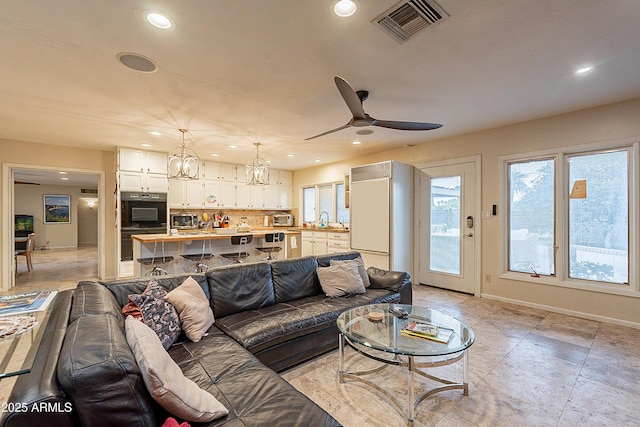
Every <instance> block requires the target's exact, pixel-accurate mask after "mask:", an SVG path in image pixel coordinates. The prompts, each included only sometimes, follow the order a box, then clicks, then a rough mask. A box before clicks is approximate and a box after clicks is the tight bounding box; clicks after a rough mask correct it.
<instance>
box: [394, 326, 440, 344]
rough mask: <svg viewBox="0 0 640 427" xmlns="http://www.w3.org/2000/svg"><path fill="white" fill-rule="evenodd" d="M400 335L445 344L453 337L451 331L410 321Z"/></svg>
mask: <svg viewBox="0 0 640 427" xmlns="http://www.w3.org/2000/svg"><path fill="white" fill-rule="evenodd" d="M400 333H401V335H404V336H410V337H416V338H424V339H428V340H431V341H436V342H439V343H443V344H447V343H448V342H449V340H450V339H451V336H452V335H453V330H452V329H448V328H443V327H440V326H438V325H432V324H430V323H422V322H415V321H411V322H409V324H408V325H407V326H406V327H404V328H403V329H402V330H401V331H400Z"/></svg>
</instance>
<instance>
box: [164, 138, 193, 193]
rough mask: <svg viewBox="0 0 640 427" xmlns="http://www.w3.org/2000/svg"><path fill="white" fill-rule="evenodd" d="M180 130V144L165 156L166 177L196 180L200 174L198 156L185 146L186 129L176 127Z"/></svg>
mask: <svg viewBox="0 0 640 427" xmlns="http://www.w3.org/2000/svg"><path fill="white" fill-rule="evenodd" d="M178 130H179V131H180V132H182V145H181V146H180V147H176V148H174V149H173V150H172V151H171V152H170V153H169V155H168V156H167V178H169V179H177V180H183V181H190V180H197V179H199V175H200V158H199V157H198V154H197V153H196V152H195V151H194V150H192V149H191V148H187V147H186V145H185V141H184V134H185V133H187V132H189V131H188V130H187V129H178Z"/></svg>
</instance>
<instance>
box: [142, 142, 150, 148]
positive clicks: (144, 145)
mask: <svg viewBox="0 0 640 427" xmlns="http://www.w3.org/2000/svg"><path fill="white" fill-rule="evenodd" d="M140 145H141V146H143V147H151V144H147V143H146V142H145V143H144V144H140Z"/></svg>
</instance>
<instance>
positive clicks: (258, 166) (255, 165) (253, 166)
mask: <svg viewBox="0 0 640 427" xmlns="http://www.w3.org/2000/svg"><path fill="white" fill-rule="evenodd" d="M253 145H255V146H256V158H255V159H253V160H252V161H251V163H249V164H247V184H248V185H269V165H268V164H267V162H266V161H265V160H264V159H261V158H260V154H259V153H258V150H259V148H260V143H259V142H254V143H253Z"/></svg>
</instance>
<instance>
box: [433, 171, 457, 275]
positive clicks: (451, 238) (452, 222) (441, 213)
mask: <svg viewBox="0 0 640 427" xmlns="http://www.w3.org/2000/svg"><path fill="white" fill-rule="evenodd" d="M460 182H461V179H460V176H451V177H444V178H432V179H431V224H430V225H431V233H430V234H431V236H430V245H429V268H430V269H431V270H432V271H437V272H441V273H451V274H460Z"/></svg>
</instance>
